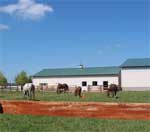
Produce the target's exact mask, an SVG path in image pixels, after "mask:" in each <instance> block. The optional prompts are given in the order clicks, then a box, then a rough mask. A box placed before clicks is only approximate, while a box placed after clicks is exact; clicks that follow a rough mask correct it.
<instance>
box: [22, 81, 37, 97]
mask: <svg viewBox="0 0 150 132" xmlns="http://www.w3.org/2000/svg"><path fill="white" fill-rule="evenodd" d="M23 95H24V98H25V97H30V99H35V86H34V85H33V84H32V83H26V84H25V85H24V86H23Z"/></svg>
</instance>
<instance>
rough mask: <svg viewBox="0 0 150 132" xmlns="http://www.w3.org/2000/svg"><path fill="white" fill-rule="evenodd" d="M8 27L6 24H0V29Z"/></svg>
mask: <svg viewBox="0 0 150 132" xmlns="http://www.w3.org/2000/svg"><path fill="white" fill-rule="evenodd" d="M8 29H9V27H8V26H7V25H4V24H0V31H2V30H8Z"/></svg>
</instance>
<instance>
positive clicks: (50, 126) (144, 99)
mask: <svg viewBox="0 0 150 132" xmlns="http://www.w3.org/2000/svg"><path fill="white" fill-rule="evenodd" d="M84 97H85V98H79V97H75V96H74V95H73V94H72V93H66V94H57V93H52V92H36V101H56V102H57V101H59V102H60V101H69V102H135V103H136V102H140V103H150V92H149V91H145V92H137V91H136V92H119V93H118V97H119V98H118V99H115V98H108V97H107V96H106V93H84ZM0 100H25V99H24V98H23V95H22V93H21V92H14V91H1V92H0ZM149 123H150V121H142V120H120V119H119V120H116V119H93V118H73V117H71V118H70V117H67V118H66V117H53V116H52V117H49V116H32V115H9V114H0V131H3V132H10V131H11V132H20V131H24V132H28V131H31V132H35V131H36V132H38V131H39V132H41V131H42V132H47V131H52V132H55V131H57V132H70V131H72V132H83V131H86V132H96V131H102V132H110V131H111V132H119V131H121V132H149V131H150V125H149Z"/></svg>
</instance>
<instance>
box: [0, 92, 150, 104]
mask: <svg viewBox="0 0 150 132" xmlns="http://www.w3.org/2000/svg"><path fill="white" fill-rule="evenodd" d="M83 95H84V98H79V97H75V96H74V94H73V93H65V94H57V93H55V92H36V95H35V96H36V100H37V101H38V100H39V101H69V102H72V101H73V102H133V103H137V102H138V103H150V91H132V92H131V91H130V92H119V93H118V97H119V98H118V99H116V98H110V97H109V98H108V97H107V96H106V93H83ZM0 100H25V99H24V98H23V94H22V93H21V92H14V91H0Z"/></svg>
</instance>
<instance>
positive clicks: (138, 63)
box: [121, 58, 150, 68]
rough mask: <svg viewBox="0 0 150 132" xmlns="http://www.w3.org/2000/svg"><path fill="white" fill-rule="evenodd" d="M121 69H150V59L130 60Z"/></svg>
mask: <svg viewBox="0 0 150 132" xmlns="http://www.w3.org/2000/svg"><path fill="white" fill-rule="evenodd" d="M121 67H122V68H126V67H150V58H139V59H128V60H126V61H125V62H124V63H123V64H122V65H121Z"/></svg>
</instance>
